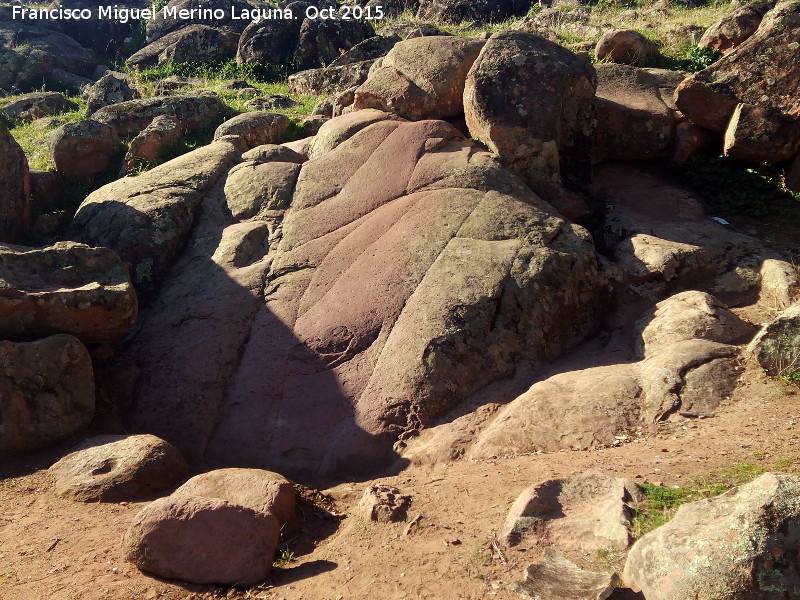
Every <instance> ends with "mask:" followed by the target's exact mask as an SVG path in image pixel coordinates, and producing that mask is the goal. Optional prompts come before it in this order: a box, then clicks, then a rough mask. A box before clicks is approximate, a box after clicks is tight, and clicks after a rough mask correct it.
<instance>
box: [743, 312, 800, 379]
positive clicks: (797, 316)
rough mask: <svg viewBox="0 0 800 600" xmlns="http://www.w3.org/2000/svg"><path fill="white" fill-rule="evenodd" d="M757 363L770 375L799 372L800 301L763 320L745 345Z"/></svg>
mask: <svg viewBox="0 0 800 600" xmlns="http://www.w3.org/2000/svg"><path fill="white" fill-rule="evenodd" d="M748 352H750V353H751V354H752V355H753V356H755V358H756V360H757V361H758V364H759V365H761V367H762V368H764V369H766V370H767V371H768V372H769V373H771V374H772V375H787V376H791V375H792V374H796V373H799V372H800V303H798V304H794V305H793V306H790V307H789V308H787V309H786V310H784V311H783V312H782V313H780V314H779V315H778V316H777V317H776V318H775V319H773V320H772V321H771V322H770V323H767V324H766V325H765V326H764V327H763V328H762V329H761V331H759V332H758V335H757V336H756V337H755V338H753V341H752V342H751V343H750V346H749V347H748Z"/></svg>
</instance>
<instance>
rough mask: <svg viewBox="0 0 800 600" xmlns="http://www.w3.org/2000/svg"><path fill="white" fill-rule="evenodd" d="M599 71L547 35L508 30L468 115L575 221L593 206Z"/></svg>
mask: <svg viewBox="0 0 800 600" xmlns="http://www.w3.org/2000/svg"><path fill="white" fill-rule="evenodd" d="M596 87H597V76H596V74H595V71H594V68H593V67H592V66H591V65H590V64H589V63H588V62H587V61H586V60H585V59H582V58H579V57H578V56H576V55H575V54H573V53H572V52H570V51H569V50H566V49H565V48H562V47H561V46H559V45H557V44H554V43H553V42H550V41H548V40H546V39H544V38H541V37H539V36H536V35H533V34H529V33H522V32H514V31H501V32H499V33H496V34H494V35H493V36H492V37H491V38H489V41H488V42H486V45H485V46H484V48H483V50H482V51H481V54H480V56H479V57H478V59H477V60H476V61H475V64H474V65H473V67H472V70H471V71H470V73H469V76H468V77H467V83H466V88H465V91H464V115H465V117H466V121H467V126H468V127H469V131H470V135H472V136H473V137H475V138H477V139H479V140H480V141H482V142H483V143H485V144H486V145H487V146H488V147H489V148H490V149H491V150H492V151H494V152H495V153H496V154H497V155H498V156H499V157H500V160H501V161H502V162H503V164H504V165H506V166H507V167H508V168H509V169H511V170H512V171H513V172H515V173H517V174H518V175H520V176H521V177H522V178H523V179H524V180H525V181H526V182H527V183H528V185H530V186H531V189H533V190H534V191H535V192H536V193H538V194H539V195H540V196H542V198H544V199H545V200H547V201H548V202H550V203H551V204H552V205H553V206H555V208H556V209H558V210H559V211H560V212H561V213H562V214H564V215H565V216H567V217H568V218H579V217H582V216H585V215H586V213H587V212H588V211H589V206H588V204H589V198H590V197H591V189H590V188H591V183H592V168H591V167H592V166H591V155H592V141H593V136H594V120H595V110H594V97H595V89H596Z"/></svg>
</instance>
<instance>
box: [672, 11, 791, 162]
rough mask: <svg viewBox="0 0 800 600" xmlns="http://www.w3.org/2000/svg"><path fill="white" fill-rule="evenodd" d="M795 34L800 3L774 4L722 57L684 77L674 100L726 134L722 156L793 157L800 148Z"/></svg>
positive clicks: (755, 159)
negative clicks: (755, 25) (750, 31)
mask: <svg viewBox="0 0 800 600" xmlns="http://www.w3.org/2000/svg"><path fill="white" fill-rule="evenodd" d="M761 8H764V7H761ZM753 10H755V9H753ZM759 11H760V9H759ZM759 11H756V12H755V13H754V16H753V20H756V19H757V13H758V12H759ZM749 30H752V27H750V28H748V31H749ZM798 38H800V2H797V1H796V0H792V1H788V2H781V3H779V4H777V5H775V7H774V8H772V9H771V10H769V11H768V12H766V14H764V15H763V18H762V19H761V20H760V23H759V24H758V27H757V28H756V29H755V30H754V31H753V32H752V35H749V36H747V37H746V39H745V34H744V33H743V34H742V35H741V36H740V37H738V38H737V42H738V43H737V44H736V45H735V48H733V49H732V50H731V51H730V52H728V54H726V55H725V56H724V57H723V58H721V59H720V60H719V61H717V62H716V63H714V64H713V65H711V66H710V67H708V68H707V69H704V70H703V71H700V72H698V73H695V74H693V75H691V76H689V77H687V78H686V79H685V80H684V81H683V82H682V83H681V85H680V86H678V88H677V90H676V92H675V103H676V104H677V106H678V108H679V109H680V110H681V111H682V112H683V113H685V114H686V115H687V116H688V117H689V118H690V119H692V121H694V122H695V123H696V124H698V125H700V126H702V127H705V128H707V129H710V130H712V131H715V132H719V133H721V134H723V135H724V145H723V149H724V153H725V155H726V156H730V157H732V158H736V159H741V160H745V161H752V162H772V163H783V162H788V161H791V160H792V159H793V158H794V157H795V156H796V155H797V154H798V152H799V151H800V99H798V97H797V90H798V88H800V64H799V63H798V60H797V55H798V52H797V51H798V46H797V44H798V41H797V40H798ZM709 43H710V42H709ZM733 45H734V44H733V42H731V46H733Z"/></svg>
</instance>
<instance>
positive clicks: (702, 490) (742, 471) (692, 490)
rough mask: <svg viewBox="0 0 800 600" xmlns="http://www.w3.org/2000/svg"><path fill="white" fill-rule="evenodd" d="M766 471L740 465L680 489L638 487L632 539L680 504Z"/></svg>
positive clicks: (790, 461)
mask: <svg viewBox="0 0 800 600" xmlns="http://www.w3.org/2000/svg"><path fill="white" fill-rule="evenodd" d="M796 463H797V457H792V458H786V459H782V460H779V461H777V462H776V463H775V464H774V465H773V468H774V470H785V469H787V468H789V467H791V466H792V465H794V464H796ZM768 470H769V469H767V468H766V467H764V466H761V465H757V464H753V463H749V462H741V463H737V464H735V465H731V466H729V467H725V468H722V469H718V470H716V471H713V472H711V473H709V474H708V475H705V476H703V477H699V478H697V479H695V480H694V481H692V482H691V483H690V484H689V485H687V486H683V487H681V486H672V487H666V486H660V485H653V484H652V483H645V484H642V486H641V487H642V489H643V490H644V495H645V498H644V500H643V501H642V502H641V503H640V504H639V506H637V507H636V514H635V515H634V518H633V531H632V534H633V537H634V539H639V538H640V537H642V536H643V535H644V534H646V533H648V532H650V531H652V530H653V529H656V528H658V527H661V526H662V525H664V524H665V523H668V522H669V521H670V520H671V519H672V517H674V516H675V513H676V512H677V510H678V508H679V507H680V506H681V505H682V504H686V503H687V502H694V501H695V500H702V499H704V498H713V497H714V496H719V495H720V494H723V493H725V492H727V491H728V490H730V489H732V488H734V487H736V486H738V485H743V484H745V483H749V482H751V481H753V480H754V479H755V478H757V477H758V476H759V475H762V474H763V473H765V472H766V471H768ZM598 558H600V557H598Z"/></svg>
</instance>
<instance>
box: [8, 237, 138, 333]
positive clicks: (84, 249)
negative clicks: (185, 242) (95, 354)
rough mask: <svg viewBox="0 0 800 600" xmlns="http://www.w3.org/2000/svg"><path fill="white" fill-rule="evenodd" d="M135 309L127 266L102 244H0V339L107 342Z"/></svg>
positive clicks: (129, 320) (123, 328)
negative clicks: (66, 337)
mask: <svg viewBox="0 0 800 600" xmlns="http://www.w3.org/2000/svg"><path fill="white" fill-rule="evenodd" d="M136 312H137V304H136V294H135V293H134V291H133V287H132V286H131V282H130V277H129V275H128V269H127V267H126V265H125V264H124V263H123V262H122V261H121V260H120V259H119V257H118V256H117V255H116V254H115V253H114V252H112V251H111V250H109V249H108V248H89V247H88V246H84V245H83V244H76V243H74V242H58V243H56V244H55V245H53V246H49V247H46V248H36V249H34V248H24V247H21V246H2V245H0V337H3V338H19V337H26V338H32V337H43V336H47V335H52V334H54V333H70V334H72V335H74V336H75V337H77V338H78V339H80V340H81V341H82V342H84V343H86V344H93V343H100V342H111V341H114V340H116V339H118V338H120V337H122V336H123V335H124V334H125V332H127V331H128V329H130V327H131V326H132V325H133V322H134V321H135V319H136Z"/></svg>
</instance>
